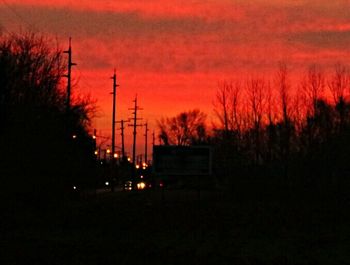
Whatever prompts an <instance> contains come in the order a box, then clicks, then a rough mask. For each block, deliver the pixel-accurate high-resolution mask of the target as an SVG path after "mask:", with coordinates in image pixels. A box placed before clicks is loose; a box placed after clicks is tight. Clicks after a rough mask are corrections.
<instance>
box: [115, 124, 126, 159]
mask: <svg viewBox="0 0 350 265" xmlns="http://www.w3.org/2000/svg"><path fill="white" fill-rule="evenodd" d="M124 122H129V120H120V121H116V123H120V130H121V133H120V135H121V137H122V161H123V162H124V161H125V145H124V129H125V127H124Z"/></svg>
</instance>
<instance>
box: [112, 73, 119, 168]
mask: <svg viewBox="0 0 350 265" xmlns="http://www.w3.org/2000/svg"><path fill="white" fill-rule="evenodd" d="M111 79H113V92H111V94H112V95H113V107H112V144H111V146H112V152H111V161H114V154H115V123H116V121H115V118H116V113H115V110H116V94H117V87H118V86H119V85H117V75H116V72H115V69H114V74H113V76H112V77H111ZM112 164H113V162H112Z"/></svg>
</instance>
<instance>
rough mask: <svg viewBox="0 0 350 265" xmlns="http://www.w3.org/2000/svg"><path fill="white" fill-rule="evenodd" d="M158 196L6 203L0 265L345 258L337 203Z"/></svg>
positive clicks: (344, 218)
mask: <svg viewBox="0 0 350 265" xmlns="http://www.w3.org/2000/svg"><path fill="white" fill-rule="evenodd" d="M164 195H165V197H164V200H162V199H161V197H162V196H161V192H160V191H144V192H135V193H134V192H116V193H114V194H111V193H107V194H100V195H98V196H97V197H91V198H86V199H80V200H75V201H71V202H69V201H67V202H65V203H63V204H61V205H60V206H54V207H50V206H47V205H45V203H43V204H39V205H38V206H35V207H33V206H31V207H23V205H22V206H20V207H18V206H14V207H17V208H11V210H10V211H8V210H7V211H4V212H3V214H2V219H1V239H0V243H1V245H0V258H1V259H0V264H6V265H7V264H50V265H54V264H60V265H61V264H84V265H89V264H167V265H170V264H245V265H251V264H281V265H283V264H350V238H349V236H350V222H349V221H350V218H349V217H350V214H349V213H348V210H349V207H348V206H349V204H348V203H347V202H346V201H342V200H337V199H334V198H330V199H329V198H324V199H323V200H319V199H317V200H316V201H313V200H312V199H308V200H301V199H299V200H295V199H288V200H277V199H276V198H265V197H264V198H258V196H256V197H255V198H254V196H235V195H233V194H232V192H231V193H228V192H223V191H202V192H201V194H200V199H199V197H198V193H197V192H196V191H191V190H188V191H184V190H173V191H166V192H165V194H164ZM14 205H15V204H14ZM346 208H347V209H346Z"/></svg>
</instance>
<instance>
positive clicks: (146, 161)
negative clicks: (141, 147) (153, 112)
mask: <svg viewBox="0 0 350 265" xmlns="http://www.w3.org/2000/svg"><path fill="white" fill-rule="evenodd" d="M144 125H145V134H144V136H145V163H146V164H148V160H147V158H148V156H147V151H148V150H147V145H148V131H149V130H148V123H147V122H146V123H145V124H144Z"/></svg>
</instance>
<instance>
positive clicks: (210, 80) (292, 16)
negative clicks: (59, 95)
mask: <svg viewBox="0 0 350 265" xmlns="http://www.w3.org/2000/svg"><path fill="white" fill-rule="evenodd" d="M28 29H29V30H31V31H34V32H43V33H45V34H48V35H50V36H53V37H54V38H57V39H58V40H59V43H60V44H61V45H62V48H67V45H68V38H69V37H72V48H73V61H74V62H75V63H77V64H78V66H77V67H74V69H73V72H72V74H73V76H74V78H75V79H76V80H78V81H79V82H78V85H77V87H76V88H75V91H74V93H76V94H78V93H81V94H90V95H91V97H93V98H96V99H97V105H98V107H99V113H98V117H97V118H96V119H95V120H94V125H93V126H94V127H95V128H96V129H97V130H98V132H99V134H101V135H105V136H109V134H110V133H109V131H110V127H111V114H110V112H111V108H112V106H111V103H112V97H111V95H110V94H109V93H110V92H111V90H112V80H111V79H110V77H111V76H112V74H113V69H114V68H116V70H117V79H118V84H119V85H120V86H119V87H118V91H117V120H119V119H121V118H123V119H126V118H128V117H131V111H130V110H128V108H131V107H132V104H133V103H132V100H133V99H134V97H135V95H136V94H137V95H138V100H139V105H140V106H141V107H142V108H143V109H144V110H143V111H141V112H140V114H141V116H140V117H142V118H144V120H143V121H142V122H145V121H147V120H148V122H149V124H150V129H151V131H152V130H153V129H155V128H156V120H157V119H160V118H161V117H166V116H172V115H175V114H177V113H179V112H181V111H184V110H190V109H193V108H199V109H201V110H202V111H204V112H206V113H207V114H208V121H209V122H210V121H212V120H214V118H215V117H214V114H213V104H212V102H213V100H214V98H215V93H216V90H217V87H218V82H220V81H223V80H231V79H234V78H236V77H240V76H244V75H247V74H259V75H265V76H271V75H273V73H274V72H275V71H276V68H277V65H278V62H280V61H284V62H287V63H288V65H289V67H290V69H291V71H294V72H298V71H303V70H305V67H307V66H308V65H310V64H312V63H318V64H320V65H321V66H322V67H324V68H325V69H328V68H331V67H332V66H333V65H334V64H335V63H337V62H342V63H346V62H349V61H350V1H349V0H333V1H329V0H319V1H312V0H310V1H308V0H290V1H287V0H280V1H278V0H251V1H246V0H215V1H214V0H212V1H209V0H208V1H205V0H202V1H194V0H193V1H191V0H186V1H184V0H171V1H170V0H152V1H151V0H150V1H144V0H125V1H117V0H115V1H112V0H111V1H107V0H98V1H97V0H80V1H68V0H46V1H38V0H37V1H35V0H0V32H2V33H6V32H12V31H16V32H17V31H19V30H22V31H24V30H28ZM141 130H142V129H139V132H140V134H139V136H140V137H139V143H140V144H141V143H142V139H141V134H143V132H142V133H141ZM142 131H143V130H142ZM126 133H127V134H129V135H131V128H128V129H127V131H126ZM119 144H120V139H119V137H118V138H117V145H119ZM129 150H130V149H129ZM139 152H142V151H141V150H140V151H139Z"/></svg>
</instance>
